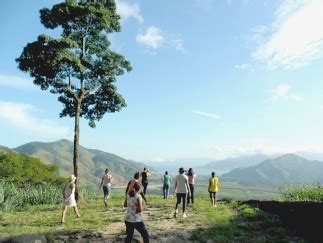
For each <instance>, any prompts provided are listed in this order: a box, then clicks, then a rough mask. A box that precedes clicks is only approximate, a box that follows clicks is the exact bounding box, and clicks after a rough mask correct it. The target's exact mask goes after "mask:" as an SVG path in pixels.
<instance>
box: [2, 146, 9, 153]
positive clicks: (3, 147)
mask: <svg viewBox="0 0 323 243" xmlns="http://www.w3.org/2000/svg"><path fill="white" fill-rule="evenodd" d="M0 151H3V152H10V151H11V150H10V148H8V147H5V146H1V145H0Z"/></svg>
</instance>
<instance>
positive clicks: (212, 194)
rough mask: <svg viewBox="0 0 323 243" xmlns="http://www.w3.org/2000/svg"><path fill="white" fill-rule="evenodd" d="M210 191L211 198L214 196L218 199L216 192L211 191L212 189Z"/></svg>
mask: <svg viewBox="0 0 323 243" xmlns="http://www.w3.org/2000/svg"><path fill="white" fill-rule="evenodd" d="M209 193H210V198H211V199H212V198H214V199H216V192H210V191H209Z"/></svg>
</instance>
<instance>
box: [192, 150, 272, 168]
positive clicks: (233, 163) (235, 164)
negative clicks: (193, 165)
mask: <svg viewBox="0 0 323 243" xmlns="http://www.w3.org/2000/svg"><path fill="white" fill-rule="evenodd" d="M269 158H270V156H269V155H265V154H255V155H246V156H241V157H236V158H227V159H224V160H217V161H214V162H210V163H208V164H206V165H203V166H200V167H198V168H200V169H210V170H233V169H236V168H241V167H248V166H252V165H256V164H259V163H260V162H262V161H264V160H266V159H269Z"/></svg>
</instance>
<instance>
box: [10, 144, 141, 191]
mask: <svg viewBox="0 0 323 243" xmlns="http://www.w3.org/2000/svg"><path fill="white" fill-rule="evenodd" d="M12 151H16V152H19V153H23V154H27V155H30V156H32V157H37V158H40V159H41V160H42V161H43V163H45V164H55V165H57V166H58V167H59V169H60V173H61V175H63V176H64V175H65V176H66V175H69V174H71V173H72V172H73V162H72V161H73V142H71V141H69V140H66V139H63V140H59V141H56V142H50V143H44V142H31V143H27V144H24V145H22V146H19V147H17V148H14V149H12ZM144 167H146V165H145V164H143V163H139V162H134V161H128V160H126V159H124V158H121V157H119V156H117V155H114V154H111V153H107V152H104V151H101V150H97V149H87V148H85V147H82V146H80V163H79V170H80V177H81V180H83V183H84V182H85V183H86V184H90V185H97V186H98V184H99V183H100V178H101V176H102V175H103V173H104V170H105V169H106V168H109V170H110V171H111V172H112V174H113V177H114V182H115V183H120V182H124V181H125V180H126V179H129V178H132V176H133V174H134V173H135V172H136V171H142V169H143V168H144Z"/></svg>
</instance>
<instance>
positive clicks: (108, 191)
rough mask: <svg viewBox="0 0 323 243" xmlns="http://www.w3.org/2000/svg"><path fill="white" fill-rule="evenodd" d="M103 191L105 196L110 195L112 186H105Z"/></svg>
mask: <svg viewBox="0 0 323 243" xmlns="http://www.w3.org/2000/svg"><path fill="white" fill-rule="evenodd" d="M103 193H104V196H105V197H106V196H109V195H110V187H108V186H103Z"/></svg>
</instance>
